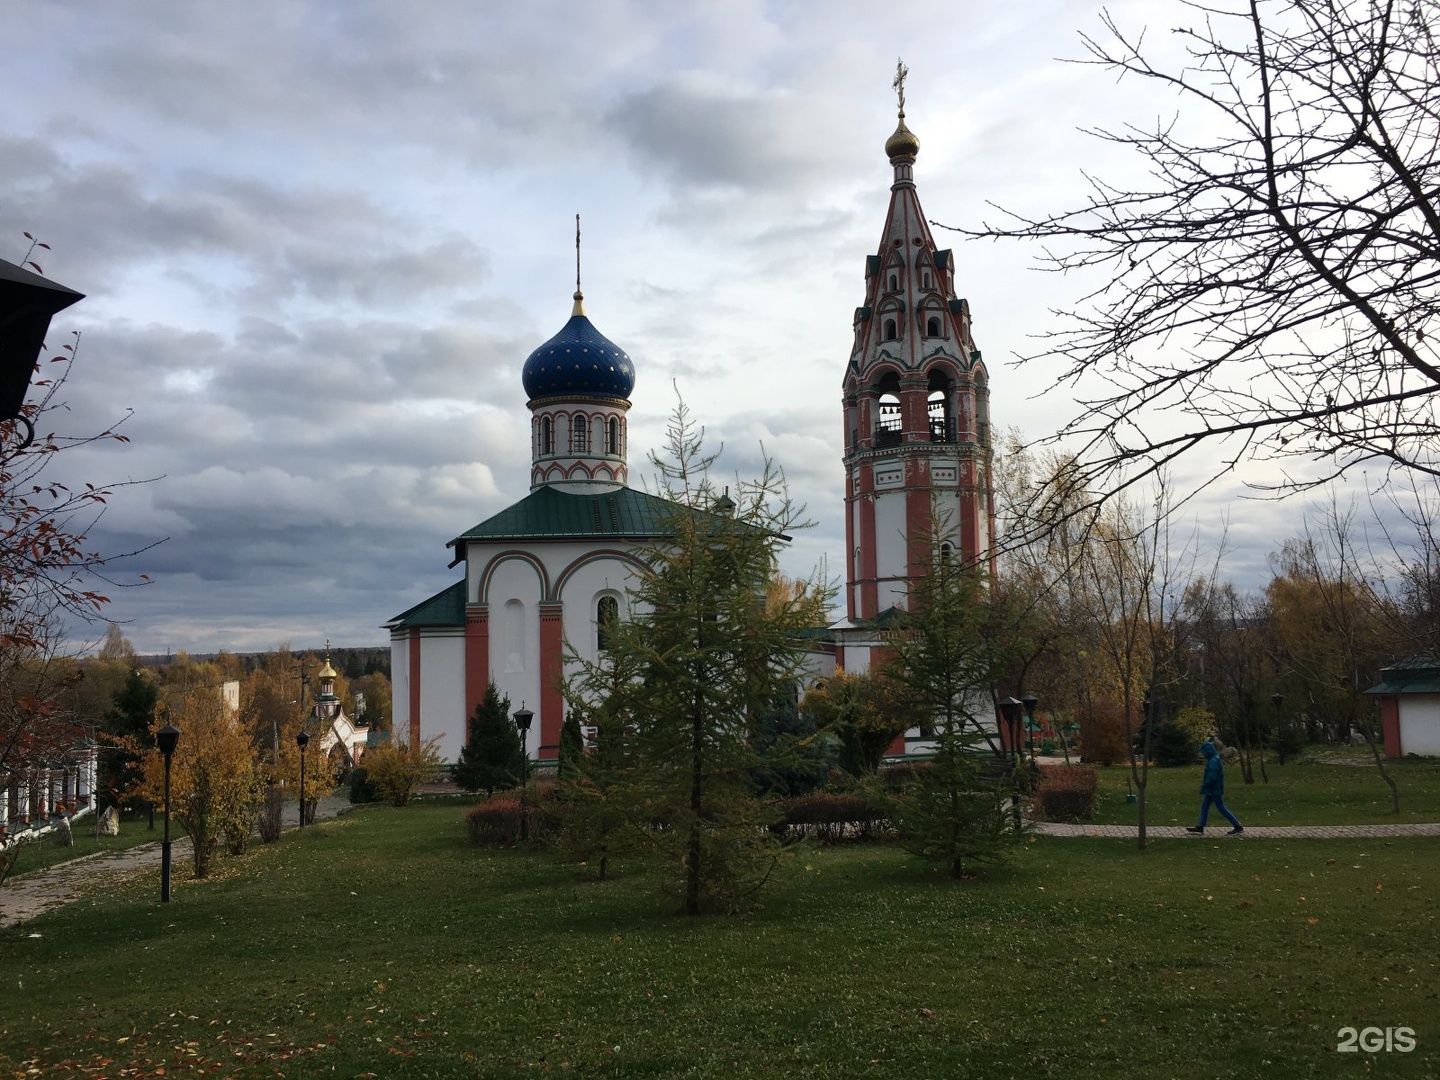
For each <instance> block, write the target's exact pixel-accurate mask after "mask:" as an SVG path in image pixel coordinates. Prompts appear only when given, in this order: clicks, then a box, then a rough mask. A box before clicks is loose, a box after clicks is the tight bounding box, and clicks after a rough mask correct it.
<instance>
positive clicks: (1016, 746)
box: [1000, 697, 1023, 762]
mask: <svg viewBox="0 0 1440 1080" xmlns="http://www.w3.org/2000/svg"><path fill="white" fill-rule="evenodd" d="M1022 707H1023V706H1022V704H1021V703H1020V702H1019V701H1017V700H1016V699H1015V698H1013V697H1007V698H1001V699H1000V715H1001V716H1002V717H1004V718H1005V726H1006V727H1007V728H1009V729H1010V760H1011V761H1012V762H1014V761H1015V759H1016V757H1017V756H1018V755H1019V750H1020V710H1021V708H1022Z"/></svg>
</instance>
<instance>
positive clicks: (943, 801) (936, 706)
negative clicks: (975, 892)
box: [887, 522, 1016, 878]
mask: <svg viewBox="0 0 1440 1080" xmlns="http://www.w3.org/2000/svg"><path fill="white" fill-rule="evenodd" d="M945 532H946V529H945V523H944V522H936V523H935V526H934V528H933V530H932V533H931V536H932V538H933V539H935V540H939V539H940V538H941V537H943V536H944V535H945ZM955 547H958V545H955ZM926 548H927V549H928V551H929V552H930V556H929V558H928V560H927V563H926V566H925V573H924V574H923V575H921V576H919V577H917V578H915V579H913V580H912V581H911V582H910V586H909V597H908V601H907V609H906V610H905V611H904V613H903V614H902V615H901V617H900V618H899V619H898V620H897V621H896V624H895V629H896V633H895V636H894V637H893V638H892V639H891V640H890V642H889V644H890V648H891V650H892V652H893V659H892V661H891V667H892V670H891V672H890V676H891V678H892V679H893V680H894V681H895V682H896V683H897V684H898V685H901V686H904V687H905V688H906V690H907V696H908V697H909V698H910V699H911V701H912V703H913V708H914V710H915V711H916V713H917V714H919V715H920V716H922V717H924V720H925V724H924V727H925V728H928V729H929V730H931V731H932V732H933V744H934V752H933V756H932V758H931V760H930V762H929V764H928V766H926V767H924V768H921V769H918V770H917V771H916V775H915V778H914V779H913V780H912V781H910V783H909V784H907V785H905V786H904V787H903V788H901V789H900V790H899V791H898V792H896V793H894V794H893V795H892V796H891V797H889V798H888V799H887V804H888V808H889V813H890V817H891V820H892V821H893V822H894V824H895V828H896V831H897V833H898V834H899V837H900V842H901V844H902V845H903V846H904V847H905V848H906V849H907V850H909V851H910V852H912V853H913V854H916V855H918V856H920V857H922V858H926V859H930V860H933V861H936V862H939V863H942V864H944V865H945V866H946V867H947V869H948V871H949V873H950V875H951V876H952V877H955V878H960V877H963V876H964V874H965V873H966V872H967V871H968V870H969V869H970V867H971V864H972V863H975V862H981V861H986V860H994V859H998V858H1001V857H1003V855H1004V854H1005V852H1006V850H1007V849H1008V848H1009V847H1010V846H1011V845H1012V844H1013V842H1014V841H1015V839H1016V834H1015V832H1014V831H1013V830H1012V829H1011V827H1010V825H1009V822H1010V820H1011V819H1010V817H1009V813H1008V810H1006V809H1004V804H1003V803H1002V800H1001V794H1002V792H1008V791H1010V790H1012V784H1013V782H1014V781H1013V778H1008V777H998V778H997V777H989V778H987V777H985V776H984V775H982V772H981V759H982V758H986V757H988V758H990V759H992V760H995V759H1002V752H1001V748H1000V746H999V744H998V742H997V738H996V736H997V731H996V724H995V715H996V714H995V699H994V694H993V692H992V690H991V687H992V686H993V685H994V683H995V679H996V677H997V676H998V675H999V674H1000V672H1001V671H1002V670H1004V669H1005V667H1006V666H1007V664H1008V662H1009V660H1010V659H1011V656H1012V650H1013V649H1014V648H1015V647H1016V645H1015V640H1014V637H1013V635H1011V634H1010V633H1008V632H1005V631H1006V630H1007V629H1008V628H1005V627H1002V626H1000V625H998V624H997V623H996V622H995V621H994V618H993V616H994V611H993V609H992V606H991V603H990V598H989V596H988V595H987V590H988V585H989V583H988V581H987V580H986V576H985V574H984V572H983V570H982V569H981V568H980V567H977V566H972V565H966V564H965V563H963V562H962V561H961V560H960V559H959V558H957V557H955V556H953V555H951V554H950V553H949V551H950V549H949V547H947V546H942V544H941V543H938V542H932V543H929V544H927V545H926Z"/></svg>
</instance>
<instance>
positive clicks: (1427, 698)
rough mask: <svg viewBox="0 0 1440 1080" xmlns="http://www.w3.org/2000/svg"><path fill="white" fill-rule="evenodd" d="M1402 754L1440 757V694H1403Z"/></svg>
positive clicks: (1400, 699)
mask: <svg viewBox="0 0 1440 1080" xmlns="http://www.w3.org/2000/svg"><path fill="white" fill-rule="evenodd" d="M1399 701H1400V752H1401V753H1402V754H1420V755H1422V756H1425V757H1440V694H1402V695H1400V698H1399Z"/></svg>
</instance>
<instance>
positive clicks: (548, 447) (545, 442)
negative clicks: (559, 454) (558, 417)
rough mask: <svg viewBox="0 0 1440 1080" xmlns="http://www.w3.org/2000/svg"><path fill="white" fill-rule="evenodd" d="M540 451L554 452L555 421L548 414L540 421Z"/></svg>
mask: <svg viewBox="0 0 1440 1080" xmlns="http://www.w3.org/2000/svg"><path fill="white" fill-rule="evenodd" d="M540 453H542V454H553V453H555V423H554V421H552V420H551V419H550V417H548V416H547V417H544V418H543V419H541V421H540Z"/></svg>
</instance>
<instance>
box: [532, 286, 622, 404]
mask: <svg viewBox="0 0 1440 1080" xmlns="http://www.w3.org/2000/svg"><path fill="white" fill-rule="evenodd" d="M583 299H584V298H583V297H582V296H581V295H580V294H579V293H578V292H577V293H576V294H575V308H574V311H573V312H572V313H571V315H570V321H569V322H567V323H566V324H565V325H564V327H562V328H561V330H560V332H559V333H558V334H556V335H555V336H554V337H552V338H551V339H550V340H549V341H547V342H545V344H544V345H541V346H540V347H539V348H538V349H536V350H535V351H534V352H532V353H531V354H530V359H528V360H526V361H525V369H524V371H523V372H522V374H521V380H522V381H523V382H524V384H525V393H526V394H528V395H529V397H530V399H531V400H532V401H533V400H535V399H536V398H547V397H573V396H581V397H608V398H623V399H624V400H626V401H629V400H630V392H631V391H632V390H634V389H635V365H634V364H632V363H631V362H630V357H629V356H627V355H626V353H625V350H624V349H622V348H620V346H618V345H616V344H615V343H614V342H613V341H611V340H610V339H609V338H607V337H606V336H605V335H604V334H602V333H600V331H599V330H596V329H595V326H594V324H593V323H591V322H590V320H589V319H588V318H587V317H586V316H585V308H584V306H583V305H582V303H581V301H582V300H583Z"/></svg>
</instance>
